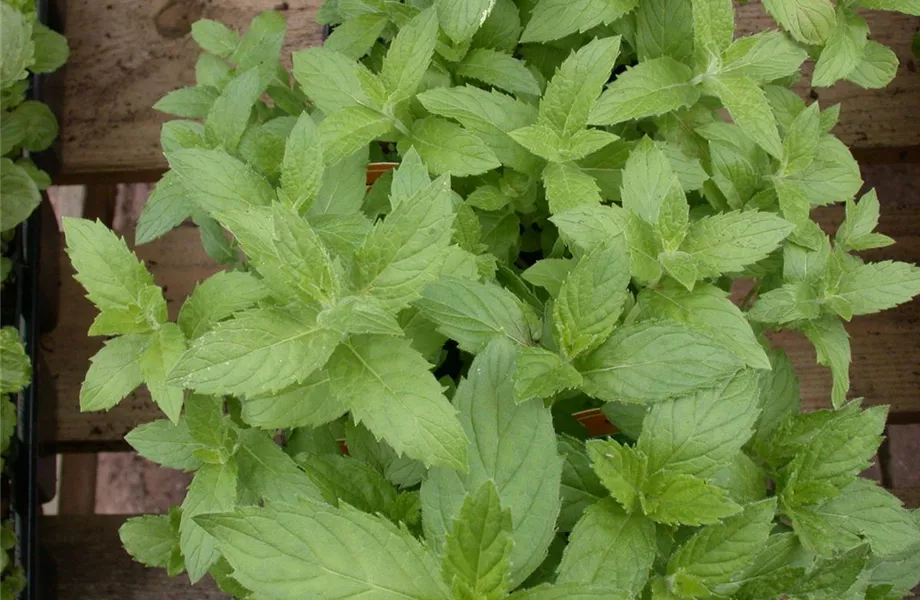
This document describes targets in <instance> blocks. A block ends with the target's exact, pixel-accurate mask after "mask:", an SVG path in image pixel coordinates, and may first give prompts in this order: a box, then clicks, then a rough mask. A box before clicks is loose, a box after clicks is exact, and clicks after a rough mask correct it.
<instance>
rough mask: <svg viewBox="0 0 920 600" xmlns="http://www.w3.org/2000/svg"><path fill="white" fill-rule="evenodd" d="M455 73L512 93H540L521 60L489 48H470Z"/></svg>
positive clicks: (535, 94) (534, 94)
mask: <svg viewBox="0 0 920 600" xmlns="http://www.w3.org/2000/svg"><path fill="white" fill-rule="evenodd" d="M455 3H457V2H455ZM461 4H462V3H461ZM456 73H457V75H460V76H461V77H466V78H468V79H475V80H477V81H481V82H483V83H486V84H488V85H491V86H493V87H496V88H498V89H501V90H505V91H507V92H511V93H512V94H530V95H533V96H539V95H540V85H539V84H538V83H537V80H536V79H535V78H534V76H533V73H531V72H530V71H529V70H528V69H527V67H526V66H525V65H524V63H523V62H522V61H520V60H518V59H516V58H514V57H513V56H511V55H510V54H506V53H504V52H498V51H497V50H492V49H491V48H476V49H474V50H471V51H470V52H469V53H468V54H467V55H466V56H465V57H464V59H463V60H462V61H460V63H459V64H458V65H457V68H456Z"/></svg>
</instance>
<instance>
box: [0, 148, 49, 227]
mask: <svg viewBox="0 0 920 600" xmlns="http://www.w3.org/2000/svg"><path fill="white" fill-rule="evenodd" d="M0 187H2V188H3V203H2V204H0V231H8V230H10V229H12V228H14V227H16V226H17V225H19V224H20V223H22V222H23V221H25V220H26V219H28V218H29V215H31V214H32V212H33V211H34V210H35V209H36V208H38V205H39V204H40V203H41V201H42V197H41V192H39V190H38V186H36V185H35V182H34V181H33V180H32V178H31V177H29V173H28V171H26V170H25V169H23V168H22V167H20V166H19V165H17V164H15V163H13V161H11V160H10V159H8V158H4V159H0Z"/></svg>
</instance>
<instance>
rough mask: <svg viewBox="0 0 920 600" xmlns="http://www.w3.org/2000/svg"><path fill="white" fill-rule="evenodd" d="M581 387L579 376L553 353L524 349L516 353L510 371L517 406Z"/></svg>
mask: <svg viewBox="0 0 920 600" xmlns="http://www.w3.org/2000/svg"><path fill="white" fill-rule="evenodd" d="M579 385H581V375H580V374H579V373H578V371H576V370H575V368H574V367H573V366H572V365H570V364H569V363H567V362H565V361H564V360H563V359H562V357H560V356H559V355H558V354H556V353H555V352H550V351H549V350H544V349H543V348H533V347H526V348H521V349H520V350H519V351H518V356H517V361H516V363H515V370H514V396H515V398H517V400H518V401H519V402H523V401H524V400H529V399H531V398H550V397H552V396H553V395H554V394H556V393H558V392H561V391H563V390H566V389H571V388H576V387H578V386H579Z"/></svg>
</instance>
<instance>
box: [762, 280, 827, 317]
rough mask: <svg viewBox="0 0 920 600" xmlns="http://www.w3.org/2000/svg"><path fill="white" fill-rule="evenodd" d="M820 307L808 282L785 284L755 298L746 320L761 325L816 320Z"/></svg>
mask: <svg viewBox="0 0 920 600" xmlns="http://www.w3.org/2000/svg"><path fill="white" fill-rule="evenodd" d="M820 310H821V306H820V304H819V303H818V299H817V297H816V295H815V291H814V289H813V287H812V286H811V285H810V284H809V283H808V282H804V281H801V282H796V283H787V284H785V285H783V286H782V287H779V288H776V289H775V290H770V291H769V292H767V293H765V294H760V295H759V296H758V297H757V302H756V303H755V304H754V306H753V307H752V308H751V310H750V311H748V318H749V319H751V320H752V321H759V322H761V323H776V324H784V323H790V322H792V321H798V320H800V319H816V318H818V316H819V314H820Z"/></svg>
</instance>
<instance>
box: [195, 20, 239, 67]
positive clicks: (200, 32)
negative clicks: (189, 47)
mask: <svg viewBox="0 0 920 600" xmlns="http://www.w3.org/2000/svg"><path fill="white" fill-rule="evenodd" d="M192 39H194V40H195V43H197V44H198V45H199V46H201V48H202V50H204V51H206V52H210V53H211V54H215V55H217V56H219V57H221V58H229V57H230V55H231V54H233V52H234V51H235V50H236V47H237V46H238V45H239V43H240V36H239V35H237V34H236V32H234V31H232V30H230V29H229V28H228V27H227V26H226V25H224V24H223V23H219V22H217V21H212V20H211V19H199V20H197V21H195V22H194V23H192Z"/></svg>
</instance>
